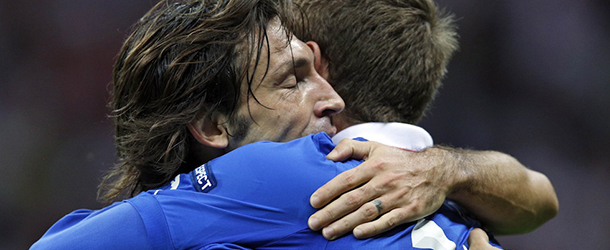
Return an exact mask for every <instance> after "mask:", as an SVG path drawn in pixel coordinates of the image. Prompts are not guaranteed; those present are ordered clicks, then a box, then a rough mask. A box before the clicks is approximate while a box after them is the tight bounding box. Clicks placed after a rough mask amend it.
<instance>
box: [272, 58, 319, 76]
mask: <svg viewBox="0 0 610 250" xmlns="http://www.w3.org/2000/svg"><path fill="white" fill-rule="evenodd" d="M309 63H310V61H309V59H308V58H305V57H299V58H292V60H289V61H285V62H283V63H282V64H281V65H280V66H279V67H277V68H276V69H275V70H274V71H273V74H274V75H277V74H284V73H285V72H289V70H296V69H298V68H301V67H304V66H307V65H308V64H309Z"/></svg>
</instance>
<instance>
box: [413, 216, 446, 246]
mask: <svg viewBox="0 0 610 250" xmlns="http://www.w3.org/2000/svg"><path fill="white" fill-rule="evenodd" d="M411 242H412V243H413V247H417V248H423V249H433V250H455V248H456V245H455V243H454V242H453V241H451V240H449V239H448V238H447V236H446V235H445V232H444V231H443V229H441V227H439V226H438V225H437V224H436V223H435V222H434V221H431V220H426V219H422V220H420V221H418V222H417V225H415V227H414V228H413V232H412V233H411Z"/></svg>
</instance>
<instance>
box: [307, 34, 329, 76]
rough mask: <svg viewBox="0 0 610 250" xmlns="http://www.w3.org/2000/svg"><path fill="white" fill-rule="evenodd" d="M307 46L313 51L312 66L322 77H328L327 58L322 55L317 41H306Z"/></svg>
mask: <svg viewBox="0 0 610 250" xmlns="http://www.w3.org/2000/svg"><path fill="white" fill-rule="evenodd" d="M307 46H308V47H309V48H310V49H311V51H313V56H314V62H313V66H314V68H315V69H316V71H317V72H318V74H320V75H321V76H322V77H324V79H328V60H326V58H324V57H323V56H322V50H320V46H319V45H318V43H316V42H314V41H309V42H307Z"/></svg>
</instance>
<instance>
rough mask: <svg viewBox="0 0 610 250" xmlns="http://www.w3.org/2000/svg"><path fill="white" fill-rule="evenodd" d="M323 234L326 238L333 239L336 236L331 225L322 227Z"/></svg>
mask: <svg viewBox="0 0 610 250" xmlns="http://www.w3.org/2000/svg"><path fill="white" fill-rule="evenodd" d="M322 235H324V238H326V239H329V240H333V239H334V238H335V230H334V229H332V228H330V227H327V228H324V229H322Z"/></svg>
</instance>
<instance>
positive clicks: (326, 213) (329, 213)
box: [322, 209, 335, 220]
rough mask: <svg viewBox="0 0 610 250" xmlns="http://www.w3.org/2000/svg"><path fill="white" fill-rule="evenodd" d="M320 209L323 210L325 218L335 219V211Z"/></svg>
mask: <svg viewBox="0 0 610 250" xmlns="http://www.w3.org/2000/svg"><path fill="white" fill-rule="evenodd" d="M322 211H324V213H323V214H324V216H325V217H326V218H328V219H330V220H334V219H335V213H333V210H332V209H325V210H322Z"/></svg>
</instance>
